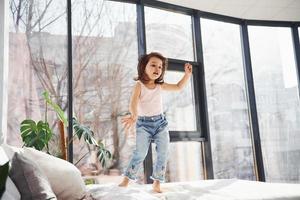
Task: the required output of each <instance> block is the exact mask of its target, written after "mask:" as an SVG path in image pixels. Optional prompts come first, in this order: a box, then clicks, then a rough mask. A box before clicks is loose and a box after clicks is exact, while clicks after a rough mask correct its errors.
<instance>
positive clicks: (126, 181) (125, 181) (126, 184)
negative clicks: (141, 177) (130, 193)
mask: <svg viewBox="0 0 300 200" xmlns="http://www.w3.org/2000/svg"><path fill="white" fill-rule="evenodd" d="M128 183H129V179H128V178H127V177H124V178H123V181H122V182H121V183H120V184H119V187H127V186H128Z"/></svg>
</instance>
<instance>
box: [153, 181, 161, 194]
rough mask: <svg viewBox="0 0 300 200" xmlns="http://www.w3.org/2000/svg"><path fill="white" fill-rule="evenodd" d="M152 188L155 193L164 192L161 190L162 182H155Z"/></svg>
mask: <svg viewBox="0 0 300 200" xmlns="http://www.w3.org/2000/svg"><path fill="white" fill-rule="evenodd" d="M152 187H153V190H154V192H157V193H162V191H161V189H160V182H159V181H157V180H154V182H153V185H152Z"/></svg>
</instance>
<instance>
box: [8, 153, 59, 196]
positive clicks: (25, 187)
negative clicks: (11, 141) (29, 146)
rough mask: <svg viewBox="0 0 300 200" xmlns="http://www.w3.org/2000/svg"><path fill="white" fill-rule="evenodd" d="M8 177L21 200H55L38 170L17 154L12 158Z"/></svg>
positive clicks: (49, 187) (45, 179)
mask: <svg viewBox="0 0 300 200" xmlns="http://www.w3.org/2000/svg"><path fill="white" fill-rule="evenodd" d="M9 177H10V178H11V179H12V181H13V182H14V183H15V185H16V186H17V188H18V190H19V192H20V194H21V200H32V199H34V200H45V199H57V198H56V196H55V194H54V192H53V191H52V189H51V186H50V184H49V182H48V179H47V177H46V176H45V175H44V174H43V173H42V171H41V170H40V168H39V167H38V166H37V165H36V164H35V163H34V161H31V160H29V159H28V158H26V157H24V156H23V155H21V154H19V153H15V154H14V156H13V158H12V162H11V169H10V171H9Z"/></svg>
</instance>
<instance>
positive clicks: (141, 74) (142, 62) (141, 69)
mask: <svg viewBox="0 0 300 200" xmlns="http://www.w3.org/2000/svg"><path fill="white" fill-rule="evenodd" d="M152 57H156V58H159V59H160V60H161V61H162V72H161V75H160V76H159V77H158V78H157V79H156V80H155V81H154V82H155V83H156V84H163V83H164V75H165V71H166V69H167V58H165V57H164V56H163V55H161V54H160V53H158V52H151V53H149V54H145V55H142V56H141V57H140V58H139V63H138V65H137V71H138V77H136V78H135V79H134V80H135V81H138V80H140V81H141V82H142V83H144V84H146V83H147V82H148V81H149V77H148V76H147V74H146V73H145V68H146V65H147V63H148V62H149V60H150V58H152Z"/></svg>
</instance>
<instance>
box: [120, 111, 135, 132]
mask: <svg viewBox="0 0 300 200" xmlns="http://www.w3.org/2000/svg"><path fill="white" fill-rule="evenodd" d="M121 122H122V124H123V126H124V129H125V132H126V133H128V131H129V130H130V129H132V128H133V127H134V125H135V122H136V117H134V116H132V115H126V116H125V117H123V118H122V119H121Z"/></svg>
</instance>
